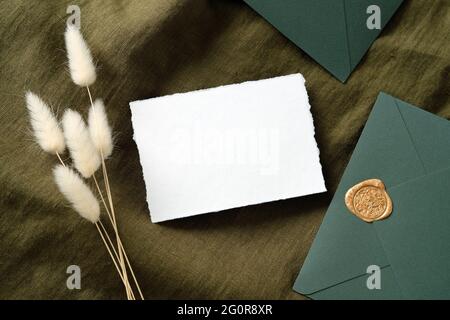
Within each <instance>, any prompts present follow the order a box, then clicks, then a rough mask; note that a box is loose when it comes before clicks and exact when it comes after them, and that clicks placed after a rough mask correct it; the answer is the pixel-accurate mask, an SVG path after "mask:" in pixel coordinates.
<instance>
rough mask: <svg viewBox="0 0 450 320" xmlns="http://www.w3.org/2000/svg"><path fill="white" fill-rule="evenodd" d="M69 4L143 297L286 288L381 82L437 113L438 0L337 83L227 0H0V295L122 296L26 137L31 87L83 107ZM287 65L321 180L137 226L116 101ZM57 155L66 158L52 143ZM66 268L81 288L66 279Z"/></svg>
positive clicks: (410, 6) (449, 48)
mask: <svg viewBox="0 0 450 320" xmlns="http://www.w3.org/2000/svg"><path fill="white" fill-rule="evenodd" d="M69 4H78V5H79V6H80V7H81V24H82V32H83V33H84V35H85V37H86V39H87V41H88V43H89V45H90V47H91V49H92V52H93V55H94V57H95V59H96V61H97V62H98V67H99V68H98V81H97V82H96V83H95V84H94V86H92V88H91V89H92V92H93V94H94V96H95V97H103V98H104V99H105V102H106V105H107V109H108V113H109V117H110V120H111V122H112V124H113V126H114V129H115V132H116V133H117V137H116V138H117V139H116V141H117V144H116V149H115V151H114V154H113V157H112V159H111V160H108V165H109V168H110V180H111V183H112V189H113V197H114V199H115V204H116V211H117V215H118V221H119V224H120V229H121V233H122V239H123V242H124V244H125V246H126V248H127V252H128V254H129V256H130V257H131V259H132V261H133V264H134V269H135V271H136V273H137V276H138V278H139V280H140V283H141V285H142V287H143V291H144V294H145V296H146V298H156V299H164V298H201V299H203V298H271V299H272V298H273V299H278V298H280V299H299V298H302V297H301V296H300V295H298V294H296V293H294V292H293V291H292V289H291V288H292V285H293V283H294V280H295V278H296V276H297V273H298V271H299V269H300V267H301V265H302V262H303V260H304V259H305V257H306V254H307V252H308V249H309V247H310V245H311V242H312V240H313V239H314V235H315V234H316V232H317V229H318V228H319V226H320V223H321V220H322V218H323V214H324V213H325V211H326V209H327V206H328V203H329V202H330V199H331V197H332V195H333V193H334V190H335V189H336V187H337V184H338V182H339V179H340V176H341V174H342V172H343V170H344V168H345V166H346V164H347V161H348V159H349V157H350V155H351V153H352V150H353V148H354V146H355V144H356V141H357V139H358V137H359V135H360V132H361V130H362V128H363V126H364V124H365V121H366V120H367V116H368V114H369V112H370V110H371V108H372V106H373V104H374V102H375V98H376V96H377V95H378V93H379V91H380V90H383V91H385V92H387V93H389V94H392V95H394V96H396V97H398V98H400V99H403V100H405V101H407V102H410V103H412V104H415V105H418V106H423V107H424V108H425V109H427V110H428V111H431V112H433V113H436V114H438V115H440V116H443V117H446V118H447V119H448V118H450V105H449V88H450V87H449V71H450V45H449V30H450V16H449V14H450V10H449V9H450V1H448V0H409V1H408V0H406V1H405V3H404V4H403V5H402V6H401V7H400V9H399V11H398V12H397V13H396V15H395V16H394V18H393V19H392V20H391V22H390V23H389V24H388V25H387V27H386V28H385V30H384V31H383V33H382V34H381V36H380V37H379V39H378V40H377V41H376V42H375V43H374V45H373V46H372V47H371V49H370V51H369V52H368V54H367V55H366V56H365V57H364V59H363V60H362V62H361V64H360V65H359V66H358V67H357V68H356V70H355V71H354V72H353V74H352V76H351V77H350V79H349V80H348V82H347V83H346V84H342V83H340V82H339V81H338V80H336V79H335V78H333V77H332V76H331V75H330V74H329V73H328V72H326V71H325V70H324V69H322V68H321V67H320V66H319V65H318V64H317V63H315V62H314V61H313V60H312V59H311V58H310V57H308V56H307V55H306V54H305V53H303V52H302V51H301V50H300V49H298V48H297V47H296V46H294V45H293V44H292V43H290V42H289V41H288V40H287V39H286V38H284V37H283V36H282V35H281V34H280V33H279V32H277V31H276V30H275V29H274V28H273V27H271V26H270V25H269V24H268V23H267V22H266V21H265V20H263V19H262V18H261V17H260V16H258V15H257V14H256V13H255V12H253V11H252V10H251V9H250V8H249V7H248V6H247V5H245V4H244V3H243V2H241V1H237V0H189V1H176V0H168V1H160V0H152V1H148V0H141V1H128V0H127V1H125V0H122V1H117V0H114V1H100V0H97V1H73V0H70V1H56V0H55V1H37V0H36V1H28V0H27V1H25V0H24V1H16V0H13V1H6V0H4V1H1V2H0V7H1V14H0V34H1V37H0V41H1V43H0V70H1V73H0V74H1V77H0V95H1V99H0V104H1V107H0V133H1V134H0V298H3V299H22V298H31V299H91V298H92V299H111V298H112V299H123V298H124V297H125V294H124V291H123V289H122V286H121V283H120V281H119V278H118V276H117V274H116V272H115V269H114V266H113V265H112V263H111V261H110V259H109V256H108V254H107V252H106V250H105V248H104V247H103V245H102V243H101V240H100V238H99V236H98V234H97V232H96V230H95V227H94V226H93V225H91V224H89V223H87V222H84V221H82V220H81V219H80V218H79V217H78V216H77V214H76V213H74V211H73V210H72V209H70V208H69V207H68V206H67V204H66V202H65V201H64V199H63V198H62V196H61V195H60V194H59V192H58V191H57V189H56V187H55V185H54V183H53V181H52V177H51V169H52V166H53V165H55V164H56V163H57V161H56V159H55V158H54V157H51V156H49V155H47V154H43V153H41V152H40V151H39V148H38V147H37V146H36V145H35V144H34V143H33V141H32V138H31V135H30V132H29V122H28V118H27V114H26V110H25V105H24V91H25V90H26V89H30V90H32V91H35V92H36V93H38V94H40V95H41V96H42V97H43V98H44V99H45V100H47V101H49V102H50V103H51V104H53V105H54V106H55V107H59V109H60V114H61V110H63V109H64V108H66V107H71V108H74V109H77V110H80V111H81V112H82V113H83V114H84V115H86V113H87V112H86V111H87V106H88V97H87V95H86V92H85V90H83V89H81V88H79V87H76V86H75V85H74V84H73V83H72V82H71V80H70V77H69V74H68V71H67V64H66V57H65V52H64V38H63V32H64V29H65V20H66V18H67V15H66V8H67V5H69ZM295 72H301V73H302V74H303V75H304V76H305V78H306V81H307V82H306V85H307V89H308V90H309V96H310V102H311V105H312V113H313V116H314V120H315V125H316V138H317V141H318V144H319V147H320V150H321V162H322V165H323V168H324V175H325V179H326V184H327V187H328V188H329V192H328V193H326V194H322V195H314V196H309V197H305V198H296V199H291V200H285V201H279V202H274V203H268V204H262V205H257V206H251V207H246V208H240V209H233V210H229V211H228V212H226V214H222V213H215V214H206V215H202V216H197V217H193V218H187V219H182V220H178V221H172V222H167V223H161V224H158V225H155V224H152V223H151V222H150V219H149V212H148V209H147V204H146V197H145V186H144V181H143V178H142V173H141V166H140V164H139V159H138V153H137V149H136V145H135V143H134V142H133V140H132V128H131V122H130V111H129V106H128V102H129V101H132V100H137V99H144V98H149V97H155V96H160V95H166V94H171V93H176V92H186V91H190V90H195V89H201V88H207V87H214V86H219V85H224V84H230V83H236V82H242V81H246V80H256V79H263V78H268V77H274V76H279V75H285V74H290V73H295ZM65 157H66V158H67V155H65ZM71 264H77V265H79V266H80V267H81V271H82V283H81V285H82V289H81V290H73V291H70V290H68V289H67V288H66V278H67V276H68V275H67V274H66V273H65V272H66V268H67V266H69V265H71Z"/></svg>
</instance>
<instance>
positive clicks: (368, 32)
mask: <svg viewBox="0 0 450 320" xmlns="http://www.w3.org/2000/svg"><path fill="white" fill-rule="evenodd" d="M244 1H245V2H246V3H247V4H248V5H249V6H250V7H252V8H253V9H254V10H255V11H256V12H258V13H259V14H260V15H262V16H263V17H264V18H265V19H266V20H267V21H268V22H270V23H271V24H272V25H273V26H274V27H275V28H277V29H278V30H279V31H280V32H281V33H283V34H284V35H285V36H286V37H287V38H288V39H290V40H291V41H292V42H294V43H295V44H296V45H297V46H299V47H300V48H302V49H303V50H304V51H305V52H306V53H307V54H308V55H310V56H311V57H312V58H313V59H314V60H316V61H317V62H318V63H319V64H320V65H322V66H323V67H324V68H325V69H327V70H328V71H329V72H331V73H332V74H333V75H334V76H335V77H336V78H338V79H339V80H341V81H342V82H345V81H346V80H347V78H348V77H349V76H350V74H351V72H352V71H353V69H355V67H356V66H357V65H358V63H359V62H360V60H361V59H362V57H363V56H364V54H365V53H366V51H367V50H368V49H369V47H370V45H371V44H372V42H373V41H374V40H375V39H376V38H377V37H378V35H379V34H380V32H381V30H382V29H383V28H384V26H385V25H386V24H387V22H388V21H389V19H390V18H391V17H392V15H393V14H394V13H395V11H396V10H397V9H398V7H399V6H400V4H401V3H402V2H403V0H283V1H274V0H244ZM372 5H376V6H378V7H379V8H380V22H381V23H380V27H381V28H380V29H369V28H368V27H367V20H368V19H369V18H370V17H371V13H372V12H375V11H372V10H369V13H368V7H369V6H372Z"/></svg>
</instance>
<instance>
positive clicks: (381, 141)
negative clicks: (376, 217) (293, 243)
mask: <svg viewBox="0 0 450 320" xmlns="http://www.w3.org/2000/svg"><path fill="white" fill-rule="evenodd" d="M370 178H377V179H381V180H382V181H383V182H384V184H385V185H386V189H387V192H388V194H389V195H390V197H391V199H392V202H393V211H392V215H391V216H390V217H389V218H387V219H385V220H381V221H375V222H373V223H367V222H364V221H363V220H361V219H359V218H357V217H356V216H355V215H353V214H351V213H350V212H349V211H348V209H347V207H346V206H345V203H344V196H345V193H346V192H347V190H348V189H349V188H351V187H352V186H353V185H355V184H357V183H359V182H361V181H363V180H366V179H370ZM371 265H377V266H379V267H380V268H381V273H380V274H381V289H372V290H369V289H368V287H367V285H366V281H367V280H368V278H369V276H370V274H368V273H366V272H367V268H368V266H371ZM294 290H295V291H297V292H299V293H302V294H304V295H307V296H309V297H310V298H313V299H450V122H449V121H447V120H446V119H443V118H440V117H438V116H435V115H433V114H431V113H428V112H426V111H423V110H421V109H419V108H417V107H414V106H412V105H410V104H408V103H406V102H403V101H401V100H399V99H396V98H394V97H391V96H389V95H387V94H385V93H380V94H379V96H378V98H377V101H376V103H375V106H374V108H373V110H372V112H371V114H370V116H369V119H368V121H367V123H366V126H365V128H364V130H363V132H362V134H361V137H360V139H359V141H358V144H357V145H356V148H355V150H354V152H353V155H352V157H351V159H350V162H349V164H348V166H347V168H346V170H345V172H344V175H343V177H342V180H341V182H340V184H339V186H338V189H337V191H336V194H335V196H334V198H333V200H332V202H331V204H330V207H329V208H328V211H327V213H326V215H325V218H324V220H323V222H322V225H321V227H320V229H319V231H318V233H317V236H316V239H315V240H314V243H313V245H312V247H311V250H310V252H309V254H308V256H307V258H306V260H305V262H304V264H303V267H302V269H301V271H300V274H299V275H298V278H297V280H296V282H295V284H294Z"/></svg>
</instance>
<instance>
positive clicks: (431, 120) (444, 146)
mask: <svg viewBox="0 0 450 320" xmlns="http://www.w3.org/2000/svg"><path fill="white" fill-rule="evenodd" d="M395 102H396V103H397V106H398V108H399V110H400V113H401V115H402V118H403V119H404V122H405V125H406V127H407V129H408V132H409V134H410V136H411V140H412V141H413V144H414V147H415V148H416V150H417V153H418V155H419V157H420V159H421V161H422V164H423V167H424V168H425V170H426V172H432V171H435V170H439V169H444V168H447V167H448V166H449V165H450V122H449V121H448V120H447V119H444V118H441V117H438V116H436V115H434V114H432V113H429V112H427V111H425V110H422V109H419V108H416V107H414V106H413V105H411V104H408V103H406V102H404V101H401V100H398V99H396V100H395Z"/></svg>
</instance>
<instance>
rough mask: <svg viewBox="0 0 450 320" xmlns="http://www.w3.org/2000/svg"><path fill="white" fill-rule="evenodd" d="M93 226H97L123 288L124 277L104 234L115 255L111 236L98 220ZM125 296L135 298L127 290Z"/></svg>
mask: <svg viewBox="0 0 450 320" xmlns="http://www.w3.org/2000/svg"><path fill="white" fill-rule="evenodd" d="M99 225H100V226H101V227H102V229H103V230H104V233H105V234H103V233H102V231H101V229H100V227H99ZM95 226H96V227H97V230H98V233H99V234H100V237H101V238H102V240H103V243H104V244H105V247H106V249H107V250H108V253H109V255H110V257H111V260H112V261H113V263H114V266H115V267H116V270H117V272H118V273H119V276H120V279H121V280H122V282H123V284H124V286H125V288H127V284H126V281H125V279H124V277H123V275H122V273H121V271H120V269H119V266H118V264H117V262H116V259H114V255H113V254H112V252H111V249H110V248H109V246H108V243H107V242H106V239H105V236H106V238H107V239H108V241H109V243H110V244H111V247H112V249H113V250H114V253H115V255H116V257H117V252H116V250H115V249H114V246H113V245H112V241H111V238H110V237H109V235H108V232H106V229H105V227H104V226H103V224H102V223H101V222H100V221H99V222H97V223H95ZM127 298H128V299H133V300H135V298H134V294H132V293H131V294H129V293H128V290H127Z"/></svg>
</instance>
